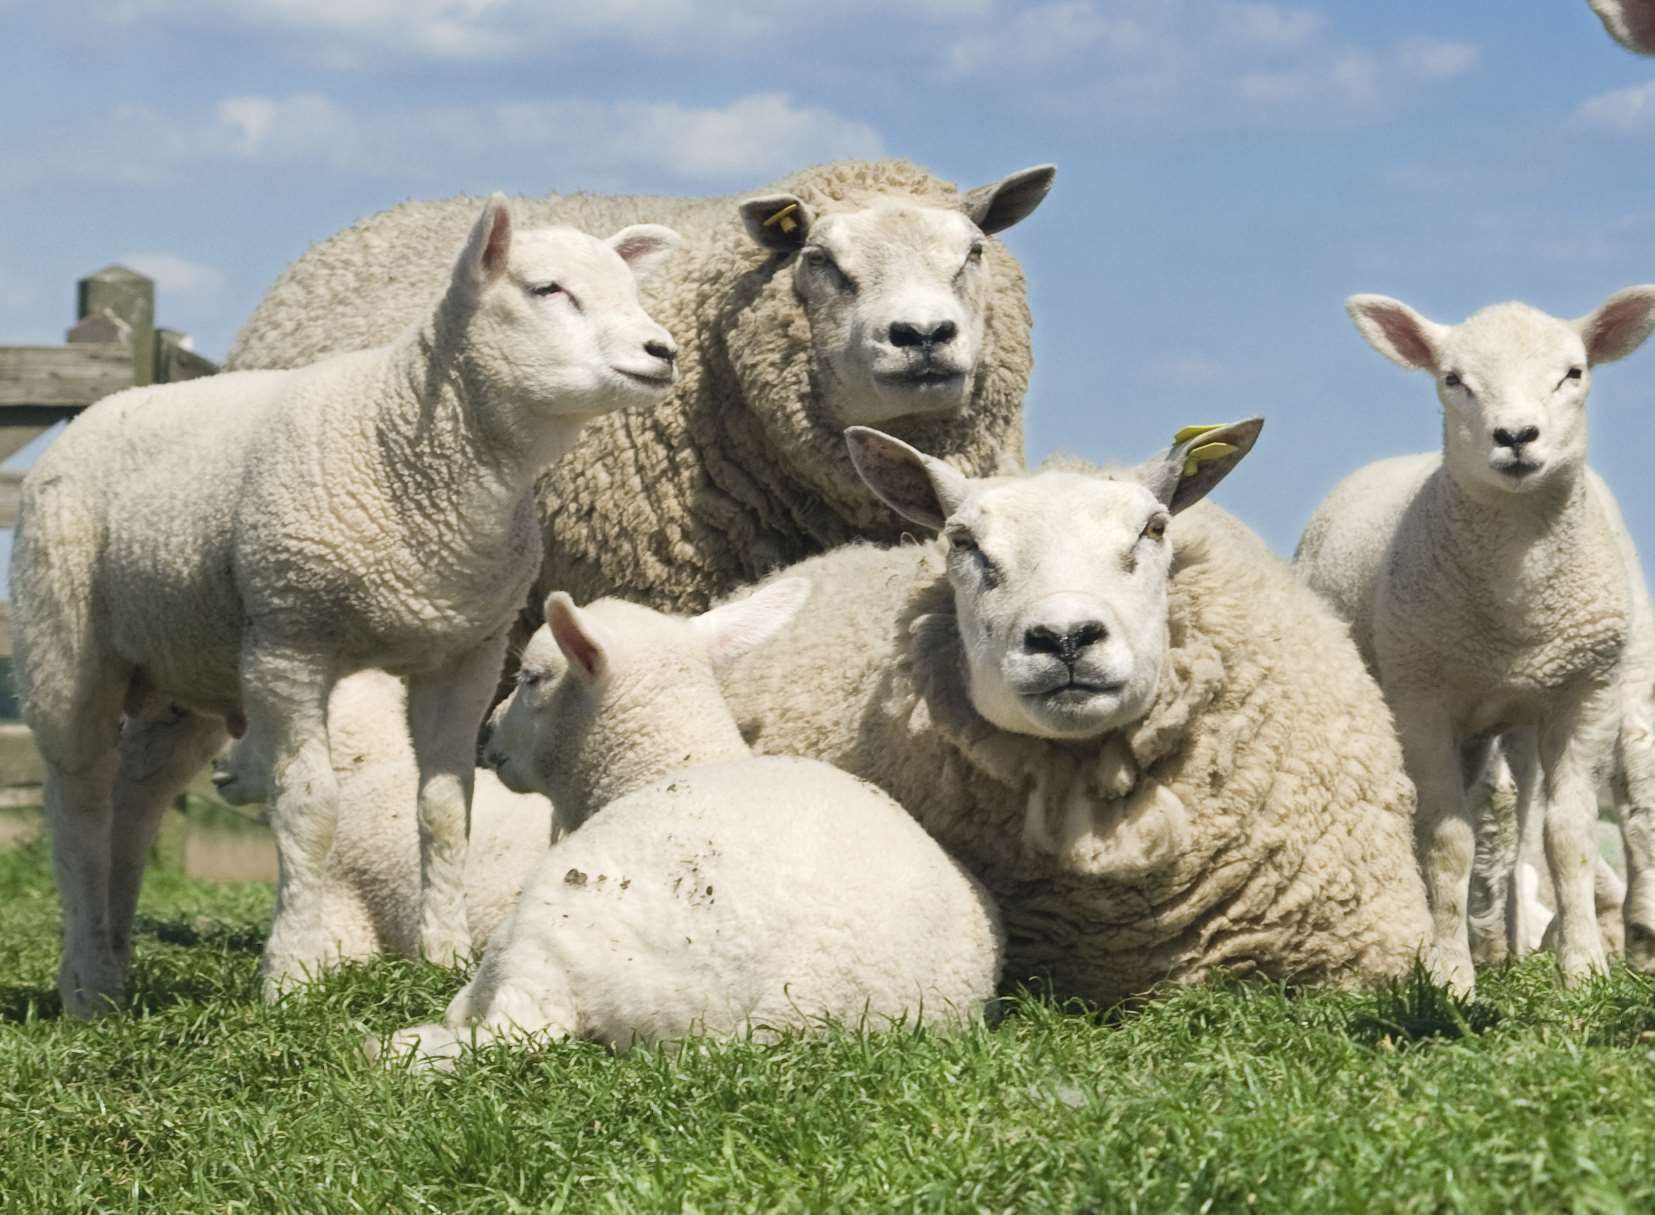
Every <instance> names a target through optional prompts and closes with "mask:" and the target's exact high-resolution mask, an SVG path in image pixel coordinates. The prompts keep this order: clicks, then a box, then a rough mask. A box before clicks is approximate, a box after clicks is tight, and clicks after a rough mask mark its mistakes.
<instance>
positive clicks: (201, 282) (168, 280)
mask: <svg viewBox="0 0 1655 1215" xmlns="http://www.w3.org/2000/svg"><path fill="white" fill-rule="evenodd" d="M116 260H117V261H118V262H120V264H121V265H123V266H129V267H131V268H132V269H134V270H136V271H137V272H138V273H139V274H147V275H148V276H149V277H150V278H152V279H154V280H155V290H156V292H157V293H158V294H160V295H162V296H163V297H164V296H167V295H211V294H213V293H214V292H217V291H220V290H222V289H223V287H224V283H225V278H224V271H222V270H220V269H219V268H218V267H217V266H209V265H207V264H206V263H205V262H198V261H195V260H194V259H193V258H188V257H182V256H180V255H179V254H177V253H160V252H153V253H128V254H127V255H126V256H125V257H121V258H117V259H116Z"/></svg>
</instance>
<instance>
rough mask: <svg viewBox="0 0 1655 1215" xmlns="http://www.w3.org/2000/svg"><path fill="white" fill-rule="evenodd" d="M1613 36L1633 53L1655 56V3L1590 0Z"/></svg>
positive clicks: (1652, 0) (1653, 1)
mask: <svg viewBox="0 0 1655 1215" xmlns="http://www.w3.org/2000/svg"><path fill="white" fill-rule="evenodd" d="M1588 3H1590V4H1591V6H1592V11H1593V12H1594V13H1596V14H1597V15H1598V19H1599V20H1600V21H1602V22H1603V28H1604V29H1606V30H1608V31H1609V36H1610V37H1611V38H1613V39H1614V40H1615V41H1616V42H1618V43H1620V44H1621V45H1622V46H1624V47H1625V48H1626V49H1627V50H1629V51H1636V52H1638V54H1640V55H1655V0H1588Z"/></svg>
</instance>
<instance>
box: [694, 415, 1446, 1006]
mask: <svg viewBox="0 0 1655 1215" xmlns="http://www.w3.org/2000/svg"><path fill="white" fill-rule="evenodd" d="M1261 425H1262V423H1261V422H1259V421H1258V420H1253V421H1250V422H1241V423H1235V424H1233V425H1230V426H1226V427H1222V428H1219V429H1217V430H1214V431H1210V432H1208V433H1205V434H1201V435H1198V436H1196V437H1193V438H1187V439H1185V440H1184V441H1181V442H1179V443H1178V444H1177V445H1176V446H1175V447H1174V448H1173V449H1172V451H1171V452H1169V453H1168V454H1167V456H1166V457H1165V458H1161V459H1156V460H1151V461H1150V462H1149V463H1147V464H1146V465H1144V466H1142V467H1141V468H1139V469H1136V470H1121V471H1117V472H1114V473H1112V474H1108V475H1098V474H1097V473H1096V472H1095V471H1083V470H1078V469H1077V470H1068V469H1063V468H1049V469H1046V470H1043V471H1041V472H1039V473H1037V474H1035V475H1032V476H1027V477H1019V478H1007V477H996V478H988V479H979V480H972V479H969V478H967V477H965V476H963V475H962V474H961V473H960V472H958V471H957V470H955V469H954V468H952V467H950V466H949V465H948V464H946V463H944V462H943V461H941V460H936V459H932V458H930V457H927V456H922V455H920V454H919V453H917V452H915V451H914V450H912V449H911V448H909V447H908V446H906V445H905V444H902V443H900V442H898V441H897V440H895V439H892V438H890V437H888V436H882V435H880V434H878V433H877V432H873V431H868V430H861V429H858V430H854V431H852V432H851V436H850V439H851V443H852V448H851V450H852V451H853V453H855V456H856V459H857V461H858V463H859V465H860V466H861V468H862V472H863V475H864V476H866V477H867V479H868V483H869V484H870V485H871V486H872V487H873V488H874V490H875V491H876V492H877V493H879V494H880V495H881V497H883V498H884V499H885V501H887V502H888V503H890V504H891V505H892V506H893V507H895V508H896V509H897V510H898V511H900V512H901V513H902V514H903V515H905V516H906V517H907V518H909V519H910V520H913V521H914V522H915V523H917V524H919V525H921V526H923V527H926V528H937V529H940V530H941V531H942V533H943V536H942V540H941V542H940V543H936V544H918V545H916V544H907V545H899V546H896V547H892V548H878V547H874V546H872V545H853V546H848V547H845V548H841V549H838V550H836V551H834V552H832V553H828V554H825V555H823V556H821V557H817V558H813V559H812V560H809V561H806V562H803V563H802V564H800V565H798V566H795V567H793V568H792V569H791V570H789V571H788V576H793V575H799V576H805V577H809V578H810V579H811V581H812V583H813V585H814V586H815V587H816V588H817V589H816V591H815V593H814V594H813V595H812V597H811V600H810V602H809V603H808V604H807V605H806V606H805V608H804V609H803V610H802V611H801V612H800V613H799V615H798V617H797V618H796V619H795V620H794V621H793V622H792V624H790V625H789V626H788V627H787V628H786V629H784V630H783V631H782V632H780V633H778V634H777V635H776V636H775V637H774V638H773V639H771V640H770V641H769V642H767V643H766V644H764V645H763V646H761V647H760V648H758V649H756V650H754V651H753V652H752V653H751V654H750V655H748V656H747V657H746V658H743V659H741V660H739V661H737V662H736V663H735V664H734V666H733V667H732V668H731V669H730V671H729V673H728V675H727V676H726V678H725V679H724V690H725V695H726V696H727V697H728V698H729V700H730V702H731V705H732V707H733V708H734V709H735V711H736V717H737V720H738V721H740V722H741V723H742V726H743V732H744V733H745V734H746V735H747V736H748V737H749V738H750V739H751V740H752V741H753V745H754V748H755V749H756V750H758V751H760V752H763V753H773V754H797V755H809V756H812V757H814V758H817V759H822V760H826V761H828V762H829V763H833V764H836V765H838V766H840V767H842V768H844V769H846V770H847V771H849V772H852V773H854V774H855V775H857V776H860V777H862V778H863V779H865V780H869V781H872V782H873V783H874V784H876V785H879V786H880V787H881V788H883V789H884V790H885V791H886V792H887V793H889V794H891V795H892V796H893V797H894V798H895V799H896V800H897V801H898V802H899V803H900V804H902V805H903V806H906V807H907V809H908V810H909V812H910V813H912V814H913V815H914V816H915V817H916V818H917V819H918V820H919V821H920V823H921V824H922V825H923V826H924V827H925V828H926V829H927V830H928V831H929V832H930V833H931V835H932V836H933V837H934V838H935V839H936V840H937V841H938V842H939V843H941V844H942V846H943V847H944V848H946V849H948V850H949V851H950V852H951V853H952V854H953V855H955V856H957V857H959V858H960V860H961V861H962V862H963V863H964V864H965V865H966V867H967V868H968V869H970V870H971V872H972V873H974V874H975V875H976V876H977V877H978V878H979V879H981V880H982V881H983V883H984V884H985V885H986V886H987V887H988V889H989V891H990V892H991V893H992V894H993V895H994V896H995V898H996V900H997V901H998V902H999V904H1000V908H1001V913H1002V915H1003V916H1004V917H1005V921H1006V926H1007V932H1008V938H1009V940H1008V956H1007V963H1008V967H1009V969H1008V972H1007V974H1008V977H1009V978H1011V979H1014V980H1015V979H1022V978H1024V977H1026V976H1029V975H1031V974H1035V973H1044V974H1047V975H1049V976H1050V978H1051V980H1052V982H1053V983H1054V985H1055V987H1056V990H1057V991H1058V992H1059V993H1060V994H1063V995H1079V996H1082V997H1085V998H1087V999H1090V1000H1093V1001H1097V1002H1099V1003H1104V1004H1108V1003H1112V1002H1114V1001H1117V1000H1120V999H1122V998H1125V997H1127V996H1131V995H1134V994H1137V993H1141V992H1144V991H1146V990H1148V989H1149V988H1150V987H1152V986H1153V985H1155V984H1156V983H1159V982H1161V981H1163V980H1174V981H1180V982H1184V981H1194V980H1198V979H1200V978H1201V977H1202V976H1204V975H1207V974H1210V973H1213V972H1215V971H1231V972H1239V973H1249V972H1256V973H1260V974H1264V975H1269V976H1274V977H1277V978H1286V979H1294V980H1305V981H1312V980H1319V979H1337V980H1344V981H1371V980H1373V979H1375V978H1377V977H1379V976H1385V975H1395V974H1399V973H1402V972H1404V971H1405V970H1406V969H1407V967H1408V966H1409V965H1410V964H1411V962H1412V960H1413V958H1414V957H1415V955H1416V951H1417V950H1418V949H1419V948H1420V946H1421V945H1422V943H1423V942H1424V941H1425V939H1426V938H1427V936H1428V930H1429V921H1428V919H1427V916H1426V910H1425V897H1424V892H1423V889H1422V888H1421V885H1420V879H1419V873H1418V869H1417V867H1416V866H1415V863H1414V859H1413V853H1412V849H1411V847H1410V844H1409V836H1408V828H1409V823H1410V821H1411V818H1412V812H1413V787H1412V785H1411V784H1410V783H1409V782H1408V779H1407V776H1406V774H1405V772H1404V769H1403V767H1402V756H1401V753H1400V751H1399V749H1398V747H1397V742H1396V736H1395V732H1394V731H1393V729H1392V727H1391V721H1390V716H1389V714H1388V713H1387V711H1386V709H1385V705H1384V701H1383V699H1382V698H1381V696H1380V693H1379V689H1378V687H1377V686H1376V685H1375V684H1374V682H1373V680H1372V679H1371V678H1369V676H1368V675H1367V673H1366V672H1365V671H1364V670H1363V668H1362V663H1361V659H1360V658H1359V657H1358V655H1357V653H1356V650H1355V647H1354V646H1353V645H1352V644H1351V642H1350V638H1349V636H1348V635H1347V633H1346V630H1345V628H1344V626H1343V625H1342V624H1341V623H1340V622H1339V621H1337V620H1336V619H1335V618H1334V617H1333V616H1332V614H1331V613H1329V612H1328V611H1327V609H1326V608H1325V607H1324V606H1323V605H1322V604H1321V603H1320V602H1319V601H1318V600H1317V599H1316V597H1315V596H1314V595H1312V594H1311V593H1310V592H1309V591H1308V590H1306V589H1305V588H1304V587H1303V586H1301V585H1299V584H1298V583H1297V582H1296V581H1295V580H1294V578H1293V577H1292V575H1291V573H1290V572H1289V570H1288V569H1287V568H1286V566H1285V565H1283V564H1282V563H1281V562H1280V561H1279V560H1278V559H1277V558H1275V557H1274V556H1273V555H1272V554H1271V553H1270V552H1269V550H1268V549H1267V548H1266V547H1265V546H1264V544H1263V543H1262V542H1261V541H1260V540H1259V539H1258V538H1257V537H1256V536H1254V535H1253V534H1252V533H1251V532H1250V531H1248V530H1247V529H1246V528H1245V527H1243V526H1242V525H1241V524H1239V523H1237V522H1236V521H1235V520H1234V519H1232V518H1230V517H1229V516H1228V515H1226V514H1224V513H1223V512H1222V511H1220V510H1219V509H1217V508H1216V507H1210V506H1197V507H1195V508H1194V509H1189V510H1186V509H1185V508H1186V507H1189V506H1190V504H1191V503H1193V502H1195V501H1196V500H1197V499H1199V498H1200V497H1201V496H1202V495H1203V494H1205V493H1206V491H1207V490H1208V489H1210V488H1211V487H1212V486H1213V485H1214V484H1216V483H1217V481H1218V480H1219V479H1220V478H1221V477H1223V476H1224V475H1225V474H1226V473H1228V472H1229V470H1230V469H1231V468H1232V467H1233V466H1234V465H1235V463H1236V462H1237V461H1239V460H1240V459H1241V458H1242V456H1243V455H1244V454H1245V452H1246V451H1247V450H1248V449H1249V448H1250V447H1251V445H1252V443H1253V440H1254V438H1255V437H1256V435H1257V433H1258V431H1259V428H1260V426H1261ZM1180 512H1182V513H1180ZM1173 516H1176V517H1173Z"/></svg>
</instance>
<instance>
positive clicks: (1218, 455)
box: [1180, 426, 1240, 477]
mask: <svg viewBox="0 0 1655 1215" xmlns="http://www.w3.org/2000/svg"><path fill="white" fill-rule="evenodd" d="M1187 429H1195V428H1193V427H1192V428H1187ZM1217 429H1218V427H1216V426H1203V427H1200V428H1199V429H1197V430H1196V433H1197V434H1200V433H1201V432H1202V431H1207V430H1217ZM1180 433H1182V432H1180ZM1239 450H1240V448H1238V447H1236V445H1235V444H1234V443H1204V444H1202V445H1201V446H1200V447H1195V448H1191V449H1190V454H1189V455H1187V456H1185V457H1184V476H1186V477H1193V476H1194V475H1195V470H1196V469H1197V468H1198V467H1200V466H1201V465H1203V464H1210V463H1212V462H1213V461H1214V460H1222V459H1223V458H1224V457H1225V456H1229V455H1234V454H1235V453H1236V452H1237V451H1239Z"/></svg>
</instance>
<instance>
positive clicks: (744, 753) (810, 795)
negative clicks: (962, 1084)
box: [370, 579, 1001, 1061]
mask: <svg viewBox="0 0 1655 1215" xmlns="http://www.w3.org/2000/svg"><path fill="white" fill-rule="evenodd" d="M809 590H810V584H809V583H808V582H807V581H805V580H803V579H784V580H781V581H777V582H773V583H771V584H770V585H769V586H767V587H766V588H764V589H763V590H761V591H759V592H757V593H755V594H754V595H752V596H750V597H749V598H747V599H745V600H741V601H738V602H735V603H731V604H727V605H725V606H723V607H720V608H715V609H713V610H712V611H710V612H707V613H705V614H704V615H701V616H698V617H695V618H692V619H684V618H681V617H674V616H666V615H662V614H660V613H657V612H654V611H651V610H650V609H647V608H643V607H638V606H635V605H632V604H628V603H624V602H622V601H620V600H612V599H605V600H600V601H599V602H597V603H595V604H593V605H591V606H590V607H588V608H586V609H584V610H582V609H577V608H576V607H575V606H574V604H573V602H572V601H571V600H570V599H569V597H568V596H567V595H565V594H563V593H562V592H556V593H554V594H553V595H552V596H551V597H550V598H549V599H548V600H547V601H546V605H545V616H546V620H547V624H546V625H545V626H544V627H543V628H541V629H540V630H539V631H538V632H537V633H536V634H535V635H534V638H533V639H532V640H531V642H530V643H529V646H528V648H527V649H526V651H525V653H524V655H523V662H522V667H521V669H520V672H519V676H518V684H517V688H516V690H515V691H514V692H513V694H512V696H511V698H510V699H509V700H508V701H506V702H505V703H504V704H502V705H501V706H500V708H499V709H497V710H496V711H495V715H494V718H493V722H494V723H495V728H494V730H493V731H492V733H491V736H490V738H489V741H488V743H487V748H488V750H489V752H490V753H491V754H492V757H493V762H494V763H496V764H497V765H498V766H499V769H500V772H501V776H502V779H503V780H504V781H505V782H506V783H507V784H508V785H511V786H513V787H516V788H520V789H537V790H540V791H541V792H544V793H547V794H549V795H550V796H551V797H552V799H553V801H554V802H555V803H556V804H557V806H558V807H559V809H560V811H561V812H563V813H565V814H567V815H568V816H569V818H570V821H572V822H581V821H582V820H585V819H586V818H587V816H588V815H591V814H592V813H593V811H594V810H595V811H596V814H595V816H594V817H592V818H590V820H589V821H585V822H584V824H583V825H581V826H579V827H578V828H577V829H576V830H574V831H573V832H572V833H571V834H570V835H569V836H567V837H566V838H565V839H563V840H562V841H561V842H560V843H559V844H557V845H556V846H555V847H553V848H552V849H551V850H550V851H549V852H547V853H546V854H545V856H544V859H543V860H542V861H541V864H540V867H539V869H538V871H537V872H536V873H535V875H534V876H533V878H531V880H530V882H529V884H528V886H527V888H526V889H525V890H524V892H523V897H522V899H521V900H520V901H519V903H518V905H517V909H516V910H515V911H514V912H513V913H512V915H511V916H510V918H508V919H507V921H506V923H505V924H503V925H502V926H501V928H500V931H499V932H498V933H497V934H496V936H495V938H494V940H493V941H492V942H491V943H490V945H489V949H488V952H487V953H486V954H485V955H484V958H483V962H482V965H481V967H480V969H479V970H478V972H477V975H476V977H475V978H474V979H472V981H471V982H470V983H469V984H468V985H467V986H466V987H465V988H464V989H463V990H462V991H461V992H460V993H459V995H458V996H456V997H455V999H454V1001H453V1002H452V1003H451V1004H450V1005H449V1008H448V1012H447V1015H446V1018H445V1021H444V1024H443V1025H425V1026H418V1027H415V1028H412V1029H406V1030H403V1031H401V1032H399V1033H398V1034H396V1035H395V1036H394V1037H393V1039H392V1050H393V1052H395V1053H396V1054H399V1055H400V1054H413V1055H415V1056H417V1057H419V1058H422V1059H425V1060H427V1061H429V1060H444V1059H449V1058H452V1056H454V1055H456V1054H458V1053H459V1051H460V1050H461V1049H462V1047H463V1046H464V1045H465V1044H466V1043H468V1042H469V1043H475V1044H478V1045H481V1044H483V1043H486V1042H490V1041H494V1040H497V1039H502V1038H505V1039H511V1038H518V1037H521V1036H522V1035H528V1034H545V1035H548V1036H551V1037H561V1036H571V1037H581V1038H588V1039H592V1040H595V1041H598V1042H602V1043H604V1044H606V1045H608V1046H610V1047H611V1048H613V1049H616V1050H625V1049H627V1048H628V1047H630V1046H633V1045H635V1044H643V1043H651V1042H661V1041H672V1040H676V1039H681V1038H683V1037H685V1036H687V1035H689V1034H692V1033H697V1032H700V1033H709V1034H720V1035H723V1034H740V1033H744V1032H752V1033H755V1034H760V1035H768V1034H770V1033H773V1032H774V1031H776V1030H779V1029H782V1028H785V1027H799V1028H808V1027H812V1026H816V1025H818V1024H820V1023H821V1022H822V1021H824V1020H831V1021H836V1022H840V1023H848V1024H858V1023H866V1024H869V1025H871V1026H874V1027H882V1026H884V1025H885V1024H886V1023H888V1022H890V1021H898V1020H900V1021H905V1022H908V1023H920V1022H923V1023H925V1024H928V1025H934V1026H937V1025H940V1026H944V1027H949V1026H955V1025H959V1024H962V1023H964V1022H966V1021H968V1020H970V1019H971V1018H973V1017H975V1016H976V1015H977V1014H978V1013H979V1011H980V1010H981V1008H982V1005H983V1002H984V1001H985V1000H987V999H989V998H990V997H991V996H992V995H993V994H994V989H995V984H996V982H997V981H998V976H999V971H1000V954H1001V935H1000V928H999V922H998V918H997V915H996V912H995V910H994V906H993V904H992V902H991V901H990V900H989V898H988V896H987V895H986V894H985V893H984V891H983V890H982V888H981V887H979V886H978V885H977V883H976V882H975V881H973V880H972V879H971V878H970V877H969V876H967V875H966V873H965V872H964V870H962V869H961V868H960V867H959V865H957V864H956V863H955V862H954V861H952V860H951V859H950V858H949V857H948V856H947V855H946V854H945V853H944V852H943V851H942V849H941V848H939V847H938V846H937V845H936V844H935V843H934V842H933V841H932V840H931V839H930V837H929V836H927V835H926V834H925V832H924V831H923V830H922V829H921V828H920V827H919V825H918V824H917V823H915V822H914V820H913V819H912V818H910V817H909V816H908V814H907V813H906V812H904V811H903V809H902V807H900V806H898V805H897V804H896V803H895V802H893V801H892V800H891V799H890V798H889V797H887V796H886V795H885V794H883V793H880V792H879V791H878V790H876V789H874V788H873V787H872V786H870V785H866V784H864V783H862V782H861V781H859V780H857V779H856V778H855V777H852V776H849V775H847V774H846V773H844V772H841V771H839V770H838V769H836V768H833V767H830V766H829V765H827V764H824V763H818V762H815V761H811V760H805V759H797V758H786V757H766V758H755V757H754V756H753V755H752V754H751V753H750V752H749V750H748V748H747V745H746V743H744V742H743V741H742V738H741V734H740V732H739V731H738V729H737V728H736V723H735V719H734V718H733V717H732V715H731V713H730V710H729V708H728V707H727V706H726V704H725V702H724V697H723V694H722V693H721V692H720V690H719V684H718V670H719V669H720V668H722V667H726V666H727V665H728V664H729V663H730V662H731V661H732V660H733V659H734V658H735V657H737V656H738V655H739V654H741V653H743V652H745V651H746V650H748V649H750V648H751V647H753V646H755V645H757V644H760V643H761V642H763V641H764V639H765V638H767V637H769V636H770V635H771V634H773V633H774V632H775V631H776V630H777V629H779V628H781V627H782V626H783V625H784V624H786V622H787V621H788V620H789V619H790V618H791V617H792V615H793V614H794V612H795V611H797V609H798V607H799V606H800V604H801V603H802V602H803V601H804V599H805V596H806V595H808V593H809ZM377 1045H378V1044H377V1043H373V1044H371V1045H370V1050H373V1049H376V1048H377Z"/></svg>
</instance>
